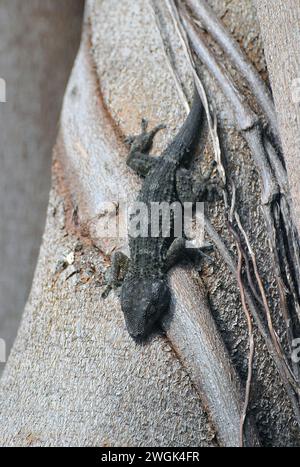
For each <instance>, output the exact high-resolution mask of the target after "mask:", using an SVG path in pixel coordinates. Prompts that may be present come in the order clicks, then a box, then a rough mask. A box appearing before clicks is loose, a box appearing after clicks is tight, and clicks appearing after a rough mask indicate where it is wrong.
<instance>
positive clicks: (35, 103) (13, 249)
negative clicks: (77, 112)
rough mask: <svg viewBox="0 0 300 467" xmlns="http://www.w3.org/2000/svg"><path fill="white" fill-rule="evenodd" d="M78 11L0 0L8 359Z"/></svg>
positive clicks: (36, 243) (0, 198)
mask: <svg viewBox="0 0 300 467" xmlns="http://www.w3.org/2000/svg"><path fill="white" fill-rule="evenodd" d="M82 6H83V3H82V2H81V1H76V2H73V1H72V0H63V1H60V2H53V1H49V0H46V1H45V0H30V1H27V2H22V1H21V2H20V1H19V0H10V1H9V2H7V1H5V0H3V1H1V2H0V38H1V39H0V41H1V54H0V78H1V79H3V80H5V82H6V102H2V103H0V108H1V112H0V128H1V147H0V161H1V169H0V215H1V222H0V243H1V249H0V264H1V270H0V338H1V339H5V343H6V356H7V355H8V353H9V351H10V348H11V345H12V343H13V340H14V338H15V336H16V333H17V328H18V326H19V322H20V319H21V315H22V312H23V309H24V305H25V303H26V300H27V297H28V293H29V291H30V287H31V283H32V277H33V272H34V268H35V265H36V261H37V256H38V252H39V248H40V243H41V237H42V233H43V230H44V225H45V218H46V208H47V203H48V198H49V189H50V179H51V172H50V170H51V151H52V148H53V144H54V142H55V138H56V132H57V124H58V119H59V111H60V107H61V101H62V97H63V93H64V88H65V86H66V83H67V78H68V75H69V73H70V69H71V66H72V64H73V61H74V57H75V53H76V51H77V48H78V45H79V39H80V29H81V21H82ZM4 357H5V355H4ZM0 361H1V358H0ZM2 369H3V364H1V363H0V373H1V371H2Z"/></svg>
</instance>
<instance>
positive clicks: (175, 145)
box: [163, 84, 204, 164]
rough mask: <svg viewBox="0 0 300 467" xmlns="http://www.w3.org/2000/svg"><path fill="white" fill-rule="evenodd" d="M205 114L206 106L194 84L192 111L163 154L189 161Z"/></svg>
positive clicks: (198, 139) (196, 144) (198, 137)
mask: <svg viewBox="0 0 300 467" xmlns="http://www.w3.org/2000/svg"><path fill="white" fill-rule="evenodd" d="M203 116H204V107H203V104H202V102H201V99H200V96H199V93H198V90H197V87H196V85H195V84H194V96H193V102H192V106H191V109H190V112H189V114H188V116H187V118H186V120H185V121H184V123H183V125H182V126H181V128H180V130H179V131H178V133H177V134H176V136H175V137H174V139H173V140H172V141H171V143H170V144H169V145H168V147H167V148H166V149H165V151H164V152H163V155H169V156H171V157H174V158H176V159H178V162H179V163H183V164H184V163H189V162H190V159H191V158H192V157H193V155H194V152H195V150H196V148H197V146H198V144H199V141H200V137H201V130H202V128H203Z"/></svg>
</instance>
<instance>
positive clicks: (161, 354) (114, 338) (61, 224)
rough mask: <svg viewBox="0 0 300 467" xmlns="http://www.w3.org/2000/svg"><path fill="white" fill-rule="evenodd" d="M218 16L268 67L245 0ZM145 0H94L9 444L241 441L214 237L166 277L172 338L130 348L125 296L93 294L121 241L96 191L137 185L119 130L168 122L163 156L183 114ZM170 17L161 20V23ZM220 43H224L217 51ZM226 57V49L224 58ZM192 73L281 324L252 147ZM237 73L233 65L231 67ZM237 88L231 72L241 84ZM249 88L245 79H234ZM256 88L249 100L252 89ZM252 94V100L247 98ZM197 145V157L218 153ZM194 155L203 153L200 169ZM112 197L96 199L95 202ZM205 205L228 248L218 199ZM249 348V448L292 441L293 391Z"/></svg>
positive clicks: (19, 368)
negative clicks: (202, 253) (194, 260)
mask: <svg viewBox="0 0 300 467" xmlns="http://www.w3.org/2000/svg"><path fill="white" fill-rule="evenodd" d="M161 3H162V2H155V5H156V7H157V8H161V9H162V10H161V12H162V14H164V15H165V16H164V19H165V23H164V24H165V32H166V33H167V34H169V36H170V39H171V44H172V46H173V55H174V57H175V58H176V64H177V67H178V73H179V76H180V79H181V81H182V82H183V83H185V88H186V89H187V90H188V93H189V95H190V94H191V88H192V82H191V81H192V79H191V78H192V77H191V73H190V69H189V68H188V66H187V63H186V59H185V55H184V52H183V49H182V47H181V45H180V43H179V41H178V37H177V33H176V30H175V28H174V27H173V25H172V21H171V19H170V17H169V16H168V12H167V10H166V9H165V7H164V6H163V5H162V4H161ZM210 3H211V5H212V7H213V8H214V9H215V11H216V12H217V13H218V15H219V17H222V18H223V20H224V23H225V25H226V27H227V28H228V29H229V30H231V31H232V32H233V33H234V36H235V38H236V39H237V40H238V41H239V43H240V44H242V45H243V46H244V48H245V49H246V52H247V53H248V54H249V57H250V58H251V60H252V61H253V62H254V65H255V66H256V68H257V69H259V70H260V71H261V72H262V74H265V65H264V60H263V55H262V48H261V43H260V41H259V39H258V33H257V31H258V25H257V21H256V17H255V10H254V9H253V7H252V5H251V2H250V1H248V0H247V1H245V0H243V1H235V2H230V3H229V4H228V5H227V2H225V1H224V2H223V1H222V2H220V1H212V2H210ZM152 13H153V12H152V10H151V8H150V6H149V3H148V2H146V1H145V0H138V1H136V2H131V1H129V0H128V1H127V0H124V1H123V2H119V1H117V0H101V1H95V0H90V1H88V2H87V6H86V15H85V22H84V33H83V38H82V43H81V48H80V51H79V54H78V57H77V59H76V63H75V67H74V69H73V72H72V75H71V78H70V81H69V85H68V88H67V90H66V94H65V100H64V106H63V110H62V116H61V123H60V132H59V137H58V141H57V144H56V147H55V150H54V161H53V183H52V190H51V196H50V201H49V207H48V215H47V224H46V229H45V234H44V239H43V245H42V248H41V252H40V257H39V261H38V266H37V270H36V273H35V278H34V282H33V287H32V291H31V295H30V299H29V301H28V304H27V306H26V309H25V313H24V317H23V321H22V325H21V327H20V330H19V335H18V338H17V340H16V342H15V345H14V348H13V350H12V353H11V356H10V359H9V361H8V364H7V366H6V370H5V372H4V375H3V377H2V380H1V383H0V389H1V397H2V403H1V409H0V417H1V418H0V419H1V423H0V439H1V444H3V445H42V446H47V445H51V446H60V445H64V446H68V445H97V446H120V445H122V446H140V445H141V446H220V445H224V446H238V445H239V444H240V418H241V415H242V409H243V399H244V397H245V395H244V387H245V381H246V377H247V367H248V363H247V357H248V345H247V324H246V318H245V316H244V314H243V309H242V306H241V301H240V294H239V290H238V287H237V284H236V277H235V275H234V274H232V273H231V270H230V269H228V266H227V265H226V264H225V262H224V259H223V257H222V255H221V254H220V253H219V252H218V250H217V249H215V251H214V252H213V253H212V256H213V259H214V262H213V263H212V264H211V263H206V264H204V265H203V272H202V274H201V278H200V277H199V276H198V275H197V274H196V273H195V272H194V271H193V270H192V268H190V267H185V268H183V267H178V268H176V269H175V270H174V271H173V272H172V273H171V274H170V282H171V286H172V294H173V297H172V310H171V312H172V313H171V314H172V319H171V320H170V322H168V323H165V327H166V336H159V335H158V336H155V337H154V338H153V339H152V340H151V341H150V342H149V343H147V344H146V345H142V346H141V345H137V344H135V343H134V342H133V341H132V340H131V339H130V337H129V336H128V333H127V331H126V329H125V325H124V320H123V316H122V312H121V309H120V303H119V298H118V296H117V294H116V293H114V292H113V293H111V294H110V295H109V296H108V298H107V299H105V300H104V299H102V298H101V293H102V291H103V290H104V274H105V271H106V269H107V267H108V265H109V263H110V259H109V258H110V254H111V252H112V251H113V249H115V248H116V247H120V246H124V244H126V239H124V238H119V239H117V240H116V239H115V238H109V236H106V237H105V236H103V235H101V229H103V224H104V223H105V221H106V220H107V219H108V218H109V216H110V214H111V213H112V211H113V209H112V207H111V211H108V212H107V205H104V204H103V203H105V202H106V201H108V202H112V201H114V202H115V203H118V202H119V203H120V202H122V201H123V200H131V199H134V198H135V196H136V193H137V190H138V188H139V186H140V181H139V180H138V179H137V177H136V176H135V175H133V174H132V172H131V171H130V169H128V168H127V167H126V153H127V149H126V147H125V145H124V142H123V137H124V136H125V135H128V134H132V133H137V131H138V128H139V125H140V120H141V118H142V117H147V118H148V119H149V121H150V124H151V126H152V125H153V126H154V125H156V124H157V123H161V121H165V122H166V123H167V124H168V128H167V131H166V132H165V133H164V134H163V133H161V134H160V135H159V136H158V137H157V140H156V143H155V147H154V149H153V152H154V154H157V153H159V151H161V150H162V149H163V148H164V147H165V145H166V143H167V142H168V141H169V140H170V137H171V136H172V135H174V133H175V132H176V129H177V128H178V127H179V125H180V123H181V122H182V120H183V119H184V117H185V112H184V109H183V106H182V104H181V103H180V100H179V98H178V94H177V91H176V87H175V86H174V81H173V80H174V77H173V75H172V74H171V73H170V68H169V67H168V64H167V61H166V57H165V55H164V52H163V47H162V42H161V37H160V35H159V33H158V30H157V27H156V23H155V19H154V16H153V14H152ZM166 18H167V19H166ZM218 53H219V55H220V51H218ZM222 60H223V61H224V64H225V65H226V66H228V68H229V67H230V65H229V64H228V63H227V62H226V60H227V59H226V57H225V56H223V55H222ZM200 73H201V78H202V80H203V83H204V85H205V87H206V89H207V94H208V99H209V102H210V103H211V105H212V106H213V107H214V108H215V110H216V113H217V115H218V117H219V118H218V120H219V125H220V128H219V133H220V137H221V142H222V148H223V150H224V153H225V154H226V162H227V164H226V168H227V171H228V172H229V173H230V176H231V177H232V178H233V180H234V182H235V184H236V186H237V191H238V200H237V203H238V207H239V210H240V215H241V219H242V222H243V225H244V228H245V229H246V231H247V233H248V235H249V238H250V241H251V244H252V247H253V248H254V250H255V252H256V255H257V258H258V267H259V270H260V273H261V276H262V277H263V280H264V283H265V284H267V291H268V294H267V295H268V300H269V303H270V306H271V308H272V310H273V312H274V315H275V319H276V325H277V329H278V332H279V333H281V334H282V333H283V332H284V327H283V322H282V319H281V317H280V315H279V312H278V295H277V290H276V286H275V284H274V278H273V266H272V262H271V259H270V254H269V251H268V242H267V235H266V231H265V224H264V220H263V218H262V214H261V211H260V209H259V206H260V188H259V181H258V176H257V173H256V169H255V166H254V163H253V161H252V158H251V152H250V151H249V148H248V147H247V145H246V144H245V141H244V140H243V138H242V137H241V136H240V135H239V133H238V132H237V131H236V130H235V128H234V123H233V116H232V113H231V111H230V110H229V108H228V106H227V103H226V101H225V100H224V97H223V95H222V93H221V92H220V89H219V88H218V86H217V84H216V82H215V81H214V80H213V79H212V78H211V76H210V75H209V74H208V72H207V70H206V68H205V67H204V66H201V67H200ZM232 74H233V76H234V78H235V79H237V81H238V74H237V73H236V72H235V71H234V70H232ZM239 84H240V85H241V83H239ZM242 84H244V83H242ZM250 99H251V97H250ZM253 105H254V106H255V103H253ZM212 153H213V151H212V147H211V144H209V143H208V144H207V147H206V150H205V152H204V158H203V160H202V161H201V165H202V167H203V166H205V165H208V163H209V160H211V158H212ZM199 163H200V161H199V159H197V162H196V168H198V165H199ZM105 208H106V210H105ZM208 216H209V218H210V220H211V222H212V224H213V225H214V227H215V229H216V230H217V232H218V234H219V235H220V236H222V238H223V239H224V243H225V245H229V250H230V253H229V257H230V254H231V255H234V252H235V248H234V242H233V239H232V236H231V235H230V233H229V232H228V228H227V224H226V218H225V215H224V205H223V202H222V201H220V202H218V203H216V204H213V205H212V206H211V207H209V209H208ZM255 350H256V358H255V365H254V368H253V378H252V392H251V399H250V404H249V407H248V411H249V412H251V414H252V417H248V418H247V422H246V425H245V432H244V443H245V444H246V445H252V446H254V445H257V444H259V443H261V444H263V445H274V446H280V445H297V444H298V443H299V432H298V430H297V429H296V428H295V421H294V416H293V412H292V408H291V406H290V402H289V400H288V397H287V395H286V393H285V390H284V387H283V385H282V383H281V381H280V379H279V376H278V373H277V370H276V367H275V365H274V362H273V360H272V358H271V355H270V354H269V353H268V351H267V349H266V345H265V343H264V341H263V339H262V337H261V335H260V334H259V333H258V330H257V329H255Z"/></svg>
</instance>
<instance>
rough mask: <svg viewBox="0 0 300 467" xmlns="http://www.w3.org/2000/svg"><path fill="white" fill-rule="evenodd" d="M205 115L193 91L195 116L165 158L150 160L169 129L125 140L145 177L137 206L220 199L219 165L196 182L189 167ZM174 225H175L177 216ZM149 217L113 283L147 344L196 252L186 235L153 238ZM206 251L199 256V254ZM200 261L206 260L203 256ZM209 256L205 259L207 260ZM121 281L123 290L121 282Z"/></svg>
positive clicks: (120, 258) (116, 263) (117, 262)
mask: <svg viewBox="0 0 300 467" xmlns="http://www.w3.org/2000/svg"><path fill="white" fill-rule="evenodd" d="M203 117H204V109H203V105H202V102H201V99H200V96H199V94H198V91H197V88H196V86H194V97H193V102H192V105H191V108H190V112H189V114H188V116H187V118H186V120H185V121H184V123H183V125H182V126H181V128H180V129H179V131H178V133H177V134H176V136H175V137H174V138H173V139H172V140H171V142H170V143H169V144H168V146H167V148H166V149H165V150H164V151H163V152H162V154H161V155H160V156H156V157H155V156H153V155H151V154H150V151H151V149H152V145H153V140H154V138H155V135H156V134H157V133H158V132H159V131H160V130H162V129H164V128H165V125H163V124H161V125H158V126H156V127H155V128H153V129H152V130H151V131H148V122H147V121H146V120H145V119H143V120H142V123H141V130H142V131H141V133H140V134H139V135H137V136H129V137H127V138H126V142H127V144H128V145H129V146H130V151H129V155H128V158H127V165H128V166H129V167H130V168H131V169H133V170H134V171H135V172H136V173H137V174H138V175H140V176H141V177H143V179H144V180H143V184H142V188H141V190H140V192H139V195H138V198H137V201H138V202H139V203H144V204H145V206H146V207H149V208H150V205H152V204H153V203H159V204H160V203H168V204H169V205H172V203H174V202H179V203H181V204H182V205H183V203H185V202H193V203H195V202H197V201H198V202H203V201H211V200H213V199H214V198H215V195H216V194H217V195H218V194H219V187H218V184H216V183H214V182H212V181H211V180H210V179H211V173H212V171H213V167H214V166H215V162H214V163H213V164H211V167H210V168H209V170H208V171H207V173H206V174H205V175H202V176H201V177H200V179H198V180H197V182H193V177H192V171H191V169H190V165H191V163H192V160H193V158H194V155H195V152H196V149H197V147H198V145H199V141H200V136H201V129H202V127H203ZM170 222H171V223H174V215H173V217H172V216H171V218H170ZM150 224H151V220H150V215H149V218H147V225H148V229H147V235H140V236H131V235H129V250H130V259H129V258H128V257H127V256H126V255H125V254H124V253H123V252H121V251H117V252H115V253H114V255H113V258H112V267H111V282H112V283H113V284H114V285H115V286H117V285H121V294H120V299H121V308H122V311H123V314H124V317H125V322H126V326H127V330H128V332H129V334H130V335H131V337H132V338H133V339H135V340H136V341H144V340H145V339H146V338H148V337H149V335H150V334H151V333H152V331H153V330H154V329H155V327H156V326H157V324H158V323H159V321H160V319H161V317H162V316H163V315H164V313H165V312H166V311H167V310H168V308H169V305H170V301H171V293H170V288H169V285H168V279H167V273H168V271H169V270H170V269H171V268H172V267H173V266H175V265H176V264H177V263H179V262H180V261H181V260H182V259H183V258H185V257H189V258H191V251H190V250H194V249H191V248H186V238H185V236H184V234H181V235H180V236H174V229H173V228H171V229H170V235H169V236H164V235H163V232H162V228H161V226H160V230H159V234H158V235H157V236H151V225H150ZM199 253H201V251H198V254H199ZM200 256H201V254H200ZM204 256H205V254H204ZM120 276H121V277H122V283H121V284H120V281H119V277H120Z"/></svg>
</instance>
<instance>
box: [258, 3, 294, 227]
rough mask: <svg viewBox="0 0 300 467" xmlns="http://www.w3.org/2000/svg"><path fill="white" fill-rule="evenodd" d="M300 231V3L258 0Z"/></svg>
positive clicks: (265, 50) (263, 37) (262, 32)
mask: <svg viewBox="0 0 300 467" xmlns="http://www.w3.org/2000/svg"><path fill="white" fill-rule="evenodd" d="M255 5H256V8H257V13H258V18H259V23H260V28H261V34H262V39H263V43H264V52H265V56H266V61H267V65H268V71H269V77H270V82H271V85H272V90H273V96H274V101H275V106H276V110H277V116H278V123H279V129H280V136H281V140H282V146H283V151H284V157H285V161H286V165H287V171H288V176H289V182H290V190H291V194H292V197H293V203H294V215H295V222H296V224H297V226H298V231H299V232H300V184H299V179H300V166H299V153H300V49H299V41H300V32H299V23H300V3H299V1H297V0H288V1H284V0H276V1H272V2H269V1H267V0H262V1H260V0H257V1H255Z"/></svg>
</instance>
